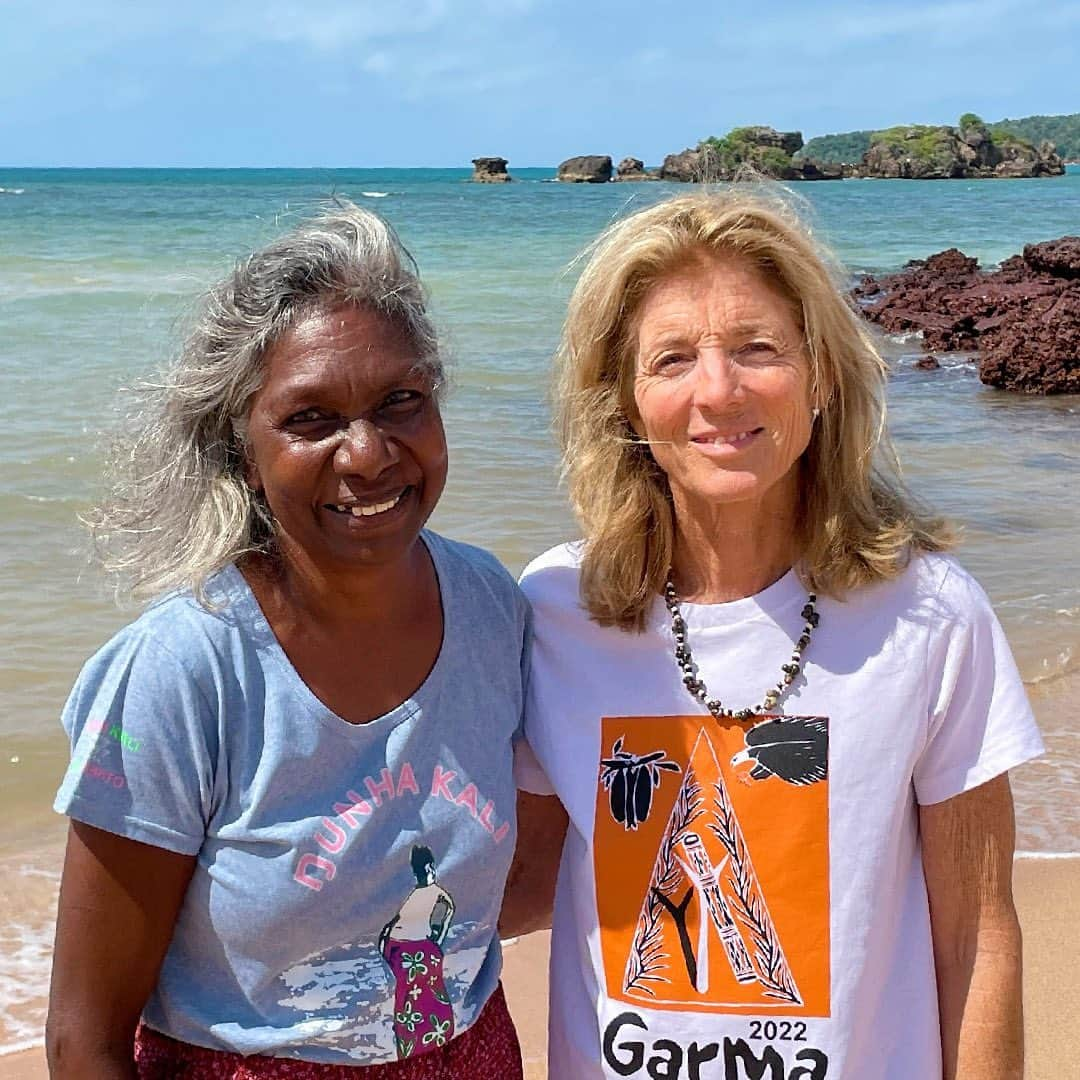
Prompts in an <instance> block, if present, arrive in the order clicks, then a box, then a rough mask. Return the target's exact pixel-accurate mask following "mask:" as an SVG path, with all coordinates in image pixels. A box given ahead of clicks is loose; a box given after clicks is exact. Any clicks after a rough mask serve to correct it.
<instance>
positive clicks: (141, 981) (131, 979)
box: [46, 821, 195, 1080]
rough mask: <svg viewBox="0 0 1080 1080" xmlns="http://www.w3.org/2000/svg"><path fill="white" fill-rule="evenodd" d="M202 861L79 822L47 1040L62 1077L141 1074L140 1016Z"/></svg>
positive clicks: (63, 899)
mask: <svg viewBox="0 0 1080 1080" xmlns="http://www.w3.org/2000/svg"><path fill="white" fill-rule="evenodd" d="M194 867H195V859H194V857H193V856H189V855H179V854H177V853H175V852H172V851H167V850H165V849H164V848H158V847H153V846H151V845H149V844H143V843H140V842H138V841H136V840H130V839H127V838H126V837H122V836H116V835H114V834H112V833H109V832H105V831H103V830H101V829H96V828H93V827H92V826H89V825H85V824H83V823H81V822H78V821H73V822H72V823H71V828H70V830H69V832H68V844H67V853H66V855H65V858H64V876H63V880H62V883H61V886H60V904H59V911H58V915H57V925H56V946H55V949H54V952H53V973H52V986H51V989H50V994H49V1018H48V1023H47V1025H46V1047H47V1052H48V1058H49V1071H50V1075H51V1076H52V1077H53V1078H54V1080H59V1078H63V1080H75V1078H81V1077H94V1078H95V1080H114V1078H117V1080H118V1078H120V1077H124V1078H125V1080H126V1078H129V1077H134V1076H135V1075H136V1073H135V1065H134V1038H135V1029H136V1027H137V1025H138V1022H139V1016H140V1014H141V1012H142V1009H143V1006H144V1005H145V1004H146V1000H147V998H148V997H149V996H150V993H151V991H152V990H153V988H154V985H155V983H156V982H157V978H158V972H159V971H160V968H161V963H162V960H163V959H164V957H165V951H166V949H167V948H168V946H169V941H170V940H171V938H172V933H173V927H174V926H175V923H176V917H177V914H178V912H179V910H180V905H181V903H182V902H183V899H184V894H185V892H186V891H187V887H188V882H189V881H190V880H191V874H192V871H193V870H194Z"/></svg>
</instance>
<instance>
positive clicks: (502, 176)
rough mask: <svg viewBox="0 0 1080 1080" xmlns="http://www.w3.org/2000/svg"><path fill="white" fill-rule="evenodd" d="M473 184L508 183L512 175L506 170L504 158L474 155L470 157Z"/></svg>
mask: <svg viewBox="0 0 1080 1080" xmlns="http://www.w3.org/2000/svg"><path fill="white" fill-rule="evenodd" d="M472 163H473V174H472V181H473V183H474V184H508V183H509V182H510V181H511V180H513V177H512V176H511V175H510V174H509V173H508V172H507V171H506V166H507V161H506V158H501V157H476V158H473V159H472Z"/></svg>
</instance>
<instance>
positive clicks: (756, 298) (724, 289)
mask: <svg viewBox="0 0 1080 1080" xmlns="http://www.w3.org/2000/svg"><path fill="white" fill-rule="evenodd" d="M796 319H797V316H796V312H795V311H794V310H793V304H792V301H791V300H790V299H789V298H788V296H787V295H786V291H785V290H784V288H783V285H782V283H781V282H780V281H779V280H778V279H776V278H775V276H774V275H771V274H769V273H767V272H766V271H765V270H763V269H762V268H761V267H759V266H757V265H756V264H755V263H753V262H751V261H750V260H749V259H745V258H741V257H738V256H732V257H722V258H719V257H705V258H699V259H695V260H694V261H692V262H689V263H685V264H682V265H680V266H678V267H675V268H673V269H672V270H671V271H670V272H669V273H667V274H664V275H663V276H662V277H660V278H659V279H658V280H656V281H655V282H654V283H653V284H652V286H651V287H650V288H649V289H648V290H647V291H646V292H645V294H644V295H643V297H642V299H641V302H640V303H639V305H638V308H637V311H636V312H635V331H636V336H638V337H639V338H640V337H641V336H644V337H648V338H650V339H654V338H660V337H667V336H669V335H675V336H678V335H679V334H681V333H684V332H686V331H687V330H695V331H696V330H700V329H701V328H702V327H701V324H702V322H703V321H704V322H707V323H708V324H709V326H710V329H712V330H715V331H723V332H724V333H730V334H741V333H753V332H754V331H756V330H760V329H779V328H783V327H785V326H788V325H790V324H791V323H792V322H793V321H795V320H796ZM643 332H644V333H643Z"/></svg>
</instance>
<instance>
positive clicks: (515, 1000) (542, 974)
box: [0, 856, 1080, 1080]
mask: <svg viewBox="0 0 1080 1080" xmlns="http://www.w3.org/2000/svg"><path fill="white" fill-rule="evenodd" d="M1015 883H1016V901H1017V907H1018V908H1019V911H1020V921H1021V923H1022V925H1023V928H1024V949H1025V969H1024V1008H1025V1025H1024V1026H1025V1030H1026V1038H1027V1069H1026V1073H1025V1076H1026V1080H1062V1078H1063V1077H1064V1075H1065V1074H1064V1073H1063V1072H1062V1068H1063V1064H1062V1063H1063V1062H1066V1061H1069V1060H1072V1056H1073V1055H1072V1048H1071V1044H1072V1027H1073V1026H1074V1021H1075V1018H1076V1017H1077V1016H1078V1015H1080V937H1078V936H1077V935H1076V934H1075V933H1074V932H1072V930H1071V929H1067V928H1072V927H1076V926H1077V925H1080V856H1063V857H1058V858H1053V857H1051V858H1027V857H1022V858H1019V859H1017V861H1016V872H1015ZM547 955H548V935H547V934H546V933H543V934H531V935H530V936H529V937H526V938H520V939H518V940H516V941H514V942H512V943H510V944H509V945H508V946H507V948H506V966H505V971H504V975H503V980H504V983H505V985H506V994H507V998H508V1000H509V1003H510V1011H511V1012H512V1013H513V1016H514V1020H515V1022H516V1024H517V1028H518V1034H519V1036H520V1038H521V1045H522V1050H523V1052H524V1058H525V1078H526V1080H544V1078H545V1077H546V1076H547V1065H546V1043H545V1029H546V1024H547V986H546V984H547ZM47 1075H48V1072H47V1070H46V1068H45V1054H44V1051H43V1050H42V1049H40V1048H35V1049H30V1050H25V1051H23V1052H21V1053H17V1054H9V1055H7V1056H6V1057H0V1077H2V1078H3V1080H43V1078H44V1077H46V1076H47ZM484 1080H489V1078H484ZM490 1080H496V1078H494V1077H492V1078H490ZM552 1080H573V1077H554V1078H552ZM913 1080H914V1078H913Z"/></svg>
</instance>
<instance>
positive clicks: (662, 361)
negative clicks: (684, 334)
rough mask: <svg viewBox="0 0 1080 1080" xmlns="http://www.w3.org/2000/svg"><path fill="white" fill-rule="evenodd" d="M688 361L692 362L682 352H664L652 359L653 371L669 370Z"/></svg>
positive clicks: (682, 365)
mask: <svg viewBox="0 0 1080 1080" xmlns="http://www.w3.org/2000/svg"><path fill="white" fill-rule="evenodd" d="M689 363H692V361H691V359H690V357H689V356H686V355H684V354H683V353H664V354H663V355H662V356H658V357H657V358H656V359H655V360H654V361H653V371H671V370H673V369H676V368H679V367H685V366H686V365H687V364H689Z"/></svg>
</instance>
